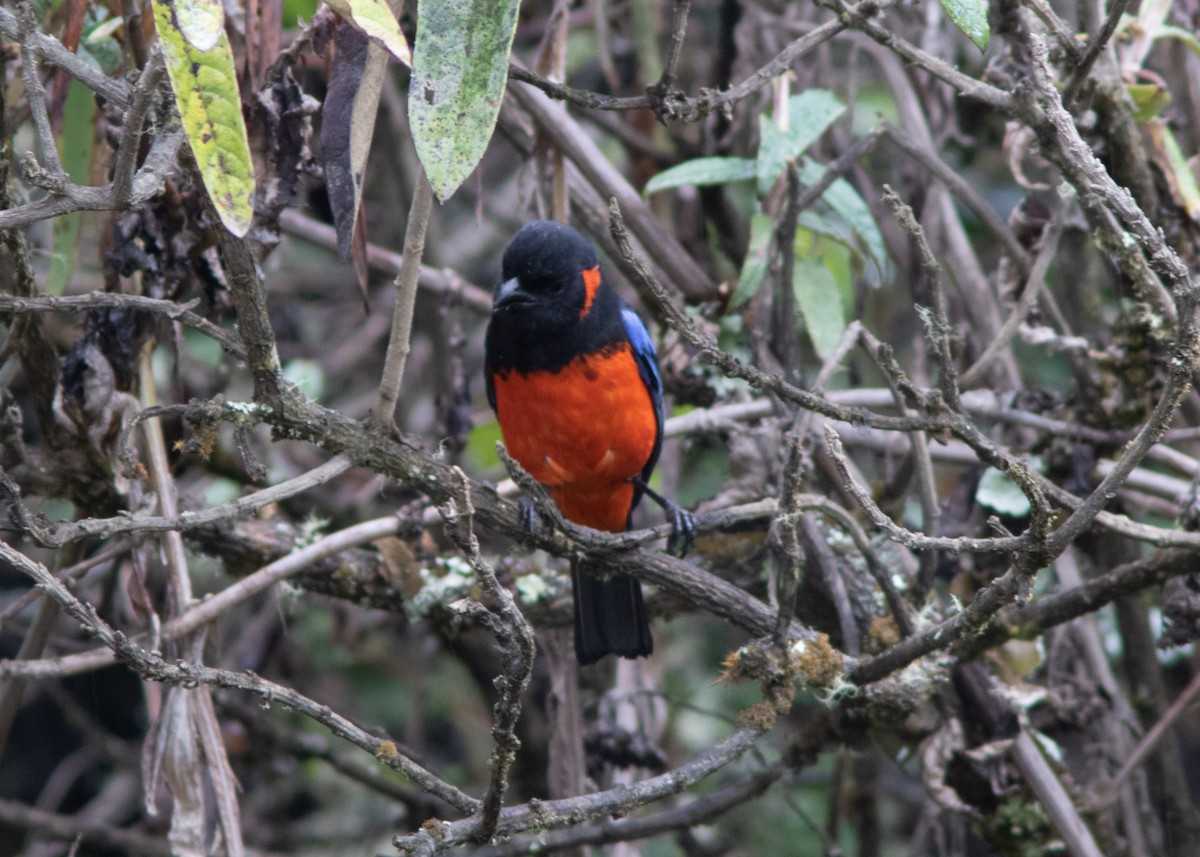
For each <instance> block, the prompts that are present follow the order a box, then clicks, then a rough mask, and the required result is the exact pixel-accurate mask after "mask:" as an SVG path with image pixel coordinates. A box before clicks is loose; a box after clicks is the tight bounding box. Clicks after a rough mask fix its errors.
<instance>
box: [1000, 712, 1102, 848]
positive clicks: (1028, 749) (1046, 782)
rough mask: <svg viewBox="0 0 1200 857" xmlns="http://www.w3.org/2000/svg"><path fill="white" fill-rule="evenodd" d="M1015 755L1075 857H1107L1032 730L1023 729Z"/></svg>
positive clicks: (1026, 779) (1040, 802) (1014, 747)
mask: <svg viewBox="0 0 1200 857" xmlns="http://www.w3.org/2000/svg"><path fill="white" fill-rule="evenodd" d="M1013 755H1014V756H1015V757H1016V760H1017V765H1018V766H1019V767H1020V769H1021V772H1022V773H1023V774H1024V775H1025V781H1026V782H1027V783H1029V786H1030V788H1032V789H1033V793H1034V794H1035V795H1037V798H1038V804H1039V805H1040V806H1041V807H1042V808H1043V809H1044V810H1045V811H1046V815H1048V816H1049V817H1050V820H1051V821H1052V822H1053V823H1054V826H1055V828H1057V830H1058V833H1059V835H1060V836H1062V838H1063V841H1064V842H1065V843H1066V845H1067V851H1068V852H1069V853H1070V854H1071V857H1103V852H1102V851H1101V850H1100V848H1099V847H1098V846H1097V845H1096V840H1095V838H1093V836H1092V832H1091V831H1090V830H1088V827H1087V825H1086V824H1084V823H1083V819H1082V818H1080V817H1079V811H1078V810H1077V809H1075V805H1074V804H1073V803H1071V797H1070V795H1068V794H1067V790H1066V789H1065V788H1063V784H1062V781H1061V780H1059V778H1058V775H1057V774H1055V773H1054V769H1053V768H1052V767H1051V766H1050V763H1049V762H1048V761H1046V757H1045V756H1044V755H1042V751H1041V748H1040V747H1038V745H1037V741H1036V740H1034V738H1033V737H1032V736H1031V735H1030V734H1029V730H1028V729H1025V728H1023V729H1021V731H1020V732H1019V733H1017V737H1016V739H1015V740H1014V741H1013Z"/></svg>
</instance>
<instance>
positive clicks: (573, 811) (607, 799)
mask: <svg viewBox="0 0 1200 857" xmlns="http://www.w3.org/2000/svg"><path fill="white" fill-rule="evenodd" d="M762 734H763V730H761V729H757V728H741V729H738V730H736V731H734V732H733V733H732V734H730V735H728V736H727V737H725V738H723V739H721V740H720V741H718V742H717V743H716V745H715V746H713V747H712V748H711V749H710V750H708V751H706V752H704V753H701V754H700V755H699V756H697V757H696V758H694V759H692V760H691V761H690V762H687V763H685V764H683V765H680V766H679V767H678V768H676V769H675V770H673V771H669V772H667V773H665V774H660V775H659V776H656V777H651V778H649V779H646V780H642V781H641V782H638V783H633V784H622V785H619V786H616V787H614V788H611V789H608V790H606V791H601V792H596V793H594V794H588V795H580V796H579V797H572V798H563V799H560V800H545V801H531V802H530V803H529V804H525V805H522V806H518V807H510V808H509V809H505V810H502V811H501V813H500V819H499V823H498V824H497V827H496V836H497V837H503V836H512V835H513V834H517V833H523V832H525V831H528V830H553V829H555V828H559V827H564V826H567V825H575V824H578V823H579V822H581V821H586V820H589V819H596V818H602V817H604V816H623V815H628V814H629V813H631V812H632V811H633V810H635V809H637V808H638V807H641V806H645V805H646V804H649V803H653V802H654V801H658V800H662V799H663V798H666V797H670V796H671V795H675V794H679V793H680V792H682V791H683V790H685V789H687V788H689V787H690V786H692V785H694V784H695V783H697V782H699V781H700V780H702V779H704V778H705V777H707V776H708V775H709V774H712V773H714V772H715V771H719V770H720V769H721V768H723V767H725V766H726V765H728V764H730V763H731V762H733V761H735V760H737V759H738V758H740V757H741V756H742V755H743V754H744V753H745V752H746V751H747V750H749V749H750V748H751V747H753V746H754V744H755V742H756V741H757V740H758V738H759V737H760V736H761V735H762ZM480 824H481V822H480V819H479V818H478V817H477V816H471V817H470V818H464V819H462V820H461V821H450V822H445V821H444V822H442V823H441V824H437V825H427V826H426V827H425V828H423V829H422V830H420V831H418V832H417V833H412V834H409V835H407V836H398V837H396V838H395V839H394V840H393V843H394V844H395V846H396V847H397V848H398V849H400V850H401V851H403V852H404V853H406V854H411V855H415V857H430V855H433V854H437V853H440V852H442V851H445V850H448V849H450V848H453V847H455V846H457V845H462V844H465V843H467V842H474V841H477V839H478V832H479V828H480Z"/></svg>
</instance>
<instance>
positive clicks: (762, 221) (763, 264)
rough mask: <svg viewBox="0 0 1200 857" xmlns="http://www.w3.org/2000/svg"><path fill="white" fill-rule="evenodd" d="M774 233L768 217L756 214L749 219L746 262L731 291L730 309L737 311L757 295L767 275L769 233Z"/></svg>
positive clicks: (771, 219)
mask: <svg viewBox="0 0 1200 857" xmlns="http://www.w3.org/2000/svg"><path fill="white" fill-rule="evenodd" d="M774 231H775V221H774V219H773V218H772V217H771V216H770V215H768V214H756V215H754V216H753V217H752V218H750V248H749V249H748V250H747V251H746V261H745V262H743V263H742V273H741V276H740V277H738V281H737V287H736V288H735V289H734V290H733V297H731V298H730V299H729V308H730V309H737V308H738V307H740V306H741V305H742V304H744V303H745V302H746V301H748V300H750V298H752V297H754V295H755V294H757V293H758V287H759V286H761V285H762V281H763V277H764V276H766V273H767V263H768V262H769V259H768V258H767V253H768V252H769V251H770V249H771V233H772V232H774Z"/></svg>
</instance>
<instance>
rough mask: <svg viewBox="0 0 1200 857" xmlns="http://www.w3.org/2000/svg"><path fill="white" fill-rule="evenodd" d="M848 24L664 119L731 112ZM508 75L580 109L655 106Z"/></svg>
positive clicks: (523, 73)
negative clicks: (743, 100)
mask: <svg viewBox="0 0 1200 857" xmlns="http://www.w3.org/2000/svg"><path fill="white" fill-rule="evenodd" d="M846 26H847V24H846V22H845V21H843V20H841V19H839V18H835V19H834V20H832V21H826V22H825V23H824V24H822V25H821V26H819V27H817V28H816V29H815V30H813V31H812V32H809V33H806V34H804V35H803V36H801V37H800V38H798V39H796V40H795V41H794V42H792V43H790V44H789V45H788V46H787V47H785V48H784V49H783V50H782V51H780V52H779V53H778V54H777V55H776V56H775V57H774V58H773V59H772V60H771V61H770V62H768V63H767V64H766V65H764V66H763V67H762V68H760V69H758V70H757V71H755V72H754V73H753V74H751V75H750V76H749V77H747V78H746V79H745V80H743V81H742V82H740V83H738V84H736V85H734V86H732V87H730V88H729V89H728V90H726V91H725V92H716V91H713V90H703V91H701V94H700V96H699V97H697V98H686V97H676V98H672V99H671V103H670V105H669V109H667V110H665V111H664V112H663V113H662V114H661V115H660V118H662V119H664V120H666V119H674V120H679V121H681V122H699V121H700V120H701V119H704V118H705V117H706V116H709V115H711V114H713V113H716V112H719V111H724V110H728V109H730V108H731V107H733V105H735V104H737V103H738V102H739V101H741V100H742V99H744V98H746V97H747V96H749V95H752V94H753V93H755V92H757V91H758V90H760V89H762V87H764V86H766V85H767V84H768V83H770V82H771V81H772V80H774V79H775V78H776V77H778V76H779V75H781V74H783V73H784V72H785V71H787V70H788V69H789V68H791V67H792V65H793V64H794V63H795V62H796V61H797V60H799V59H800V58H801V57H803V56H804V55H805V54H807V53H808V52H809V51H811V50H813V49H814V48H816V47H818V46H819V45H822V44H824V43H825V42H827V41H829V40H830V39H832V38H833V37H834V36H836V35H837V34H838V33H840V32H842V30H844V29H846ZM508 76H509V78H510V79H512V80H519V81H521V82H522V83H527V84H529V85H530V86H535V87H537V88H538V89H540V90H541V91H542V92H544V93H546V95H548V96H550V97H551V98H556V99H558V100H560V101H567V102H569V103H571V104H574V105H575V106H577V107H584V108H587V109H589V110H641V109H643V108H646V107H653V106H654V99H653V97H652V96H650V95H637V96H633V97H631V98H614V97H612V96H610V95H601V94H599V93H595V92H588V91H586V90H581V89H572V88H571V87H569V86H566V85H565V84H561V83H558V82H557V81H553V80H547V79H546V78H544V77H540V76H538V75H536V74H534V73H533V72H531V71H529V70H528V69H526V68H524V67H523V66H520V65H517V64H516V63H512V64H510V65H509V67H508Z"/></svg>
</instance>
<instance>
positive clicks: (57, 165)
mask: <svg viewBox="0 0 1200 857" xmlns="http://www.w3.org/2000/svg"><path fill="white" fill-rule="evenodd" d="M17 20H18V21H19V26H20V42H21V66H22V68H21V72H22V77H23V78H24V81H25V102H26V103H27V104H28V105H29V113H30V115H31V116H32V117H33V126H34V128H36V129H37V135H38V143H39V144H40V145H41V149H42V162H43V163H44V165H45V166H44V167H43V169H44V170H45V172H46V175H45V176H43V177H41V179H39V180H37V181H35V177H34V176H33V175H30V176H27V178H28V179H29V180H30V181H31V182H34V183H36V184H39V186H42V187H44V188H46V189H47V190H49V191H50V192H51V194H55V193H56V192H57V191H58V190H60V189H61V188H62V187H63V186H64V185H67V184H69V183H70V178H69V177H68V176H67V173H66V171H65V170H64V169H63V168H62V163H61V162H60V161H59V160H58V144H57V143H56V141H55V139H54V131H53V129H51V127H50V116H49V114H48V113H47V112H46V90H45V88H44V87H43V86H42V79H41V77H40V76H39V73H38V61H37V55H36V52H35V51H34V50H33V46H32V44H31V42H32V35H33V34H34V33H36V32H37V19H36V18H35V17H34V12H33V6H32V5H30V3H29V2H27V0H20V2H18V3H17ZM43 181H45V182H46V184H43V183H42V182H43Z"/></svg>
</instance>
